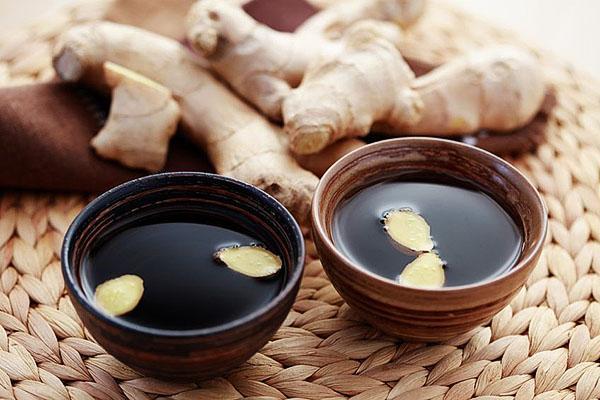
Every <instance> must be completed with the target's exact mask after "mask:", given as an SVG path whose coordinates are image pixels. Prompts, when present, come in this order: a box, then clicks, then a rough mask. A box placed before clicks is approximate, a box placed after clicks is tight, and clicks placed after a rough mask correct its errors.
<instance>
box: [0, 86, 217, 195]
mask: <svg viewBox="0 0 600 400" xmlns="http://www.w3.org/2000/svg"><path fill="white" fill-rule="evenodd" d="M107 103H108V102H107V101H106V99H102V98H101V97H99V96H98V95H96V94H95V93H94V92H92V91H90V90H88V89H86V88H83V87H81V86H80V85H75V84H70V83H46V84H36V85H28V86H20V87H13V88H5V89H1V90H0V187H3V188H6V187H10V188H26V189H52V190H69V191H70V190H73V191H85V192H97V191H102V190H106V189H108V188H110V187H112V186H115V185H117V184H119V183H122V182H125V181H127V180H129V179H133V178H136V177H139V176H142V175H144V174H145V173H144V171H136V170H133V169H129V168H126V167H123V166H121V165H120V164H117V163H116V162H112V161H106V160H103V159H101V158H99V157H97V156H96V155H95V154H94V152H93V150H92V149H91V147H90V144H89V143H90V140H91V138H92V137H93V136H94V135H96V133H97V132H98V130H99V129H100V127H101V126H102V123H103V121H104V119H105V118H106V111H107V109H108V104H107ZM165 170H166V171H209V170H210V166H209V164H208V162H207V161H206V157H204V156H203V154H202V153H201V152H199V151H197V150H196V148H195V147H194V146H192V145H191V144H189V143H187V142H186V141H185V140H184V139H182V138H180V137H177V138H176V139H174V140H173V141H172V142H171V146H170V151H169V157H168V161H167V165H166V168H165Z"/></svg>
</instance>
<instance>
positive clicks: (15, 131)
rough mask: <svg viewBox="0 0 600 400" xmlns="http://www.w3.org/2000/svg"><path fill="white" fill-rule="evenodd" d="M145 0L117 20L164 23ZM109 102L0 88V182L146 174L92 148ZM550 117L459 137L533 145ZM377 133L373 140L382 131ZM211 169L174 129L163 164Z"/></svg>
mask: <svg viewBox="0 0 600 400" xmlns="http://www.w3.org/2000/svg"><path fill="white" fill-rule="evenodd" d="M140 1H142V0H119V1H117V2H116V4H117V5H118V6H119V7H121V8H120V12H114V13H113V14H112V16H113V17H112V19H113V20H118V21H119V22H124V23H126V22H129V23H132V24H137V25H141V26H142V27H144V28H150V29H153V30H158V28H159V26H158V25H160V18H157V16H156V15H154V17H153V18H150V17H148V16H147V15H146V14H144V15H145V17H144V18H137V19H135V18H133V19H132V17H131V15H132V13H131V10H139V7H138V5H139V3H140ZM169 1H170V2H175V3H177V2H178V1H179V2H180V3H181V4H183V3H184V2H185V3H186V4H187V3H189V2H190V0H169ZM143 2H146V0H143ZM150 3H152V4H154V8H149V9H148V13H152V12H154V13H156V12H157V11H159V10H161V8H157V7H156V5H157V4H159V3H160V5H161V6H162V2H150ZM181 4H180V7H178V8H173V9H172V10H171V12H170V13H167V15H170V18H171V19H173V18H174V17H173V14H178V13H183V10H184V9H185V7H183V6H181ZM128 5H129V6H128ZM244 9H245V10H246V11H247V12H248V13H249V14H250V15H252V16H253V17H254V18H255V19H257V20H258V21H260V22H262V23H265V24H267V25H269V26H271V27H273V28H274V29H278V30H280V31H288V32H292V31H294V30H295V29H296V28H297V27H298V26H299V25H300V24H301V23H302V22H303V21H305V20H306V19H307V18H308V17H310V16H311V15H312V14H314V13H315V12H316V9H315V8H314V7H313V6H312V5H310V4H309V3H308V2H306V1H305V0H276V1H275V0H254V1H251V2H249V3H247V4H245V6H244ZM128 10H129V11H128ZM152 10H154V11H152ZM133 14H135V12H134V13H133ZM136 22H137V23H136ZM148 24H150V26H145V25H148ZM157 24H158V25H157ZM167 25H168V23H167ZM171 25H173V24H171ZM176 26H177V28H176V29H172V28H173V27H172V26H169V27H168V26H163V28H164V29H163V30H165V31H166V32H164V33H167V34H176V33H175V32H177V29H180V27H181V26H182V24H178V25H176ZM179 34H180V33H179ZM407 61H408V62H409V64H410V65H411V67H412V68H413V69H414V70H415V72H417V73H418V74H421V73H424V72H427V71H428V70H429V69H431V68H432V67H433V66H430V65H425V64H422V62H418V60H417V61H416V63H414V62H411V60H410V59H408V60H407ZM547 103H548V102H547ZM548 104H551V102H550V103H548ZM108 106H109V102H108V101H107V99H105V98H102V97H100V96H99V95H98V94H96V93H94V92H93V91H91V90H89V89H86V88H84V87H82V86H81V85H73V84H69V83H47V84H34V85H28V86H22V87H13V88H0V188H26V189H44V190H60V191H64V190H68V191H84V192H99V191H103V190H106V189H109V188H110V187H112V186H115V185H117V184H119V183H122V182H125V181H127V180H129V179H132V178H135V177H139V176H142V175H144V174H145V172H144V171H136V170H132V169H128V168H126V167H123V166H121V165H119V164H117V163H116V162H113V161H106V160H103V159H101V158H99V157H97V156H96V155H95V154H94V152H93V150H92V149H91V147H90V145H89V142H90V139H91V138H92V137H93V136H94V135H95V134H96V133H97V132H98V131H99V130H100V127H101V126H102V124H103V123H104V120H105V118H106V115H107V110H108ZM549 107H551V105H550V106H549ZM547 116H548V109H547V107H545V109H544V110H543V111H542V112H541V113H539V115H538V116H537V117H536V119H535V120H534V121H533V123H531V124H529V125H528V126H527V127H525V128H522V129H520V130H518V131H516V132H514V133H511V134H504V135H499V136H498V135H495V134H494V135H491V134H488V133H486V132H480V133H478V134H477V135H475V136H474V137H462V138H456V139H457V140H460V141H464V142H466V143H470V144H474V145H477V146H479V147H482V148H485V149H488V150H490V151H492V152H496V153H506V152H513V151H514V152H522V151H528V150H531V149H532V148H534V147H535V146H536V145H537V144H538V143H539V142H540V141H542V140H543V138H544V129H545V125H546V121H547ZM372 136H373V137H372V138H371V140H373V139H375V138H376V137H377V135H372ZM369 141H370V140H369ZM210 170H211V167H210V164H209V163H208V162H207V159H206V157H205V155H204V154H203V153H202V151H201V150H199V149H197V148H195V147H193V146H192V145H191V144H190V143H188V142H187V141H186V140H185V139H184V138H183V136H182V135H181V134H178V135H176V137H175V138H174V139H173V140H172V142H171V145H170V149H169V157H168V162H167V165H166V168H165V171H210Z"/></svg>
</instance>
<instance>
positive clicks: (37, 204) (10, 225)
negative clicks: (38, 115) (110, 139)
mask: <svg viewBox="0 0 600 400" xmlns="http://www.w3.org/2000/svg"><path fill="white" fill-rule="evenodd" d="M101 15H102V7H97V4H95V3H83V4H82V5H77V6H74V7H72V8H70V9H67V10H63V11H60V12H57V14H56V15H52V16H49V17H48V18H46V19H44V20H43V22H42V23H40V24H37V25H35V26H33V27H31V28H30V29H28V30H27V31H24V32H20V33H17V34H11V35H10V38H8V39H5V40H3V41H2V42H0V84H1V85H12V84H22V83H26V82H30V81H37V80H47V79H50V78H51V77H52V76H53V72H52V69H51V68H50V65H49V62H50V47H51V45H52V43H53V41H54V39H55V37H56V35H57V34H58V33H59V32H61V31H63V30H64V29H65V28H66V27H67V26H68V25H70V24H72V23H75V22H77V21H83V20H89V19H95V18H99V17H101ZM515 41H516V39H515V38H514V37H512V36H511V35H510V34H507V33H505V32H502V31H499V30H497V29H495V28H493V27H490V26H488V25H487V24H485V23H482V22H479V21H477V20H475V19H473V18H471V17H468V16H465V15H463V14H461V13H458V12H456V11H453V10H451V9H449V8H448V7H447V6H444V5H439V4H436V5H435V6H430V7H429V10H428V12H427V15H426V16H425V17H424V19H423V21H422V22H421V23H420V24H419V26H417V27H416V28H415V30H414V31H413V32H412V33H410V34H409V35H408V38H407V42H406V45H405V47H406V52H407V53H410V54H413V55H414V54H418V55H420V56H422V57H424V58H426V59H429V60H436V61H442V60H444V59H447V58H448V57H450V56H452V55H454V54H457V53H460V52H461V51H464V50H465V49H468V48H473V47H477V46H482V45H487V44H490V43H498V42H511V43H514V42H515ZM538 54H539V53H538ZM539 57H540V62H541V63H542V64H543V65H544V67H545V71H546V74H547V75H548V78H549V79H550V80H551V81H552V83H553V85H554V86H555V89H556V95H557V102H558V103H557V106H556V107H555V109H554V111H553V113H552V115H551V118H550V123H549V126H548V129H547V135H548V141H547V143H546V144H544V145H542V146H541V147H540V148H539V150H538V151H537V152H536V154H531V155H527V156H524V157H521V158H519V159H515V160H511V161H512V162H513V163H514V164H515V165H517V166H518V168H519V169H520V170H521V171H523V172H524V173H525V174H526V175H527V176H528V177H529V178H530V179H531V181H532V182H534V184H535V185H536V186H537V187H538V188H539V190H540V191H541V193H542V194H543V197H544V199H545V201H546V204H547V206H548V210H549V214H550V232H549V236H548V239H547V243H546V247H545V250H544V254H543V256H542V258H541V261H540V263H539V265H538V266H537V268H536V269H535V271H534V273H533V274H532V275H531V277H530V278H529V280H528V282H527V286H526V288H523V289H522V290H521V291H520V292H519V294H518V295H517V296H516V297H515V298H514V300H513V301H512V303H511V304H510V306H508V307H506V308H505V309H504V310H502V311H501V312H500V313H499V314H498V315H496V316H495V317H494V318H493V320H492V321H491V322H490V324H489V325H487V326H484V327H480V328H478V329H475V330H474V331H472V332H469V333H467V334H464V335H462V336H460V337H456V338H454V339H452V340H450V341H448V342H446V343H440V344H434V345H425V344H421V343H409V342H402V341H397V340H393V339H391V338H389V337H386V336H383V335H382V334H381V333H379V332H377V331H376V330H375V329H373V328H372V327H370V326H369V325H367V324H365V323H363V322H361V321H360V320H359V319H358V318H357V317H356V316H355V315H354V314H353V313H352V311H351V310H350V309H349V307H348V306H347V305H346V304H345V303H344V302H343V301H342V299H341V298H340V297H339V295H338V294H337V293H336V291H335V290H334V289H333V287H332V286H331V284H330V283H329V281H328V279H327V277H326V276H325V275H324V273H323V270H322V268H321V265H320V263H319V261H318V260H316V259H315V251H314V246H313V245H312V243H311V242H310V241H309V242H308V249H309V254H310V256H309V260H308V261H307V267H306V275H305V277H304V280H303V283H302V288H301V290H300V293H299V295H298V298H297V300H296V302H295V304H294V307H293V310H292V311H291V313H290V314H289V316H288V318H287V319H286V321H285V323H284V325H283V326H282V328H281V329H280V330H279V331H278V333H277V334H276V335H275V336H274V337H273V339H272V340H271V342H269V343H268V344H267V345H266V346H265V347H264V348H263V349H262V350H261V351H260V352H259V353H257V354H256V355H254V356H253V357H252V358H251V359H250V360H249V361H248V362H247V363H246V364H245V365H243V366H241V367H240V368H238V369H237V370H236V371H234V372H232V373H231V374H230V375H228V376H224V377H222V378H218V379H213V380H210V381H207V382H200V383H190V384H185V383H170V382H164V381H158V380H155V379H150V378H147V377H143V376H140V375H139V374H138V373H136V372H135V371H132V370H131V369H129V368H128V367H126V366H124V365H123V364H121V363H120V362H118V361H117V360H116V359H114V358H113V357H112V356H110V355H108V354H106V353H105V352H104V350H103V349H102V348H101V347H100V346H98V345H97V344H96V343H95V342H94V340H93V339H92V338H91V337H90V336H89V335H88V333H87V332H86V330H85V328H84V327H83V326H82V324H81V321H80V320H79V319H78V317H77V315H76V314H75V312H74V310H73V306H72V305H71V303H70V301H69V299H68V298H67V297H65V293H64V285H63V281H62V278H61V274H60V263H59V247H60V243H61V240H62V236H63V234H64V232H65V230H66V228H67V226H68V224H69V222H70V221H71V220H72V219H73V218H74V216H75V215H76V214H77V213H78V212H79V211H80V210H81V208H82V207H83V206H84V204H85V202H86V200H88V199H86V198H82V197H79V196H56V195H45V194H37V193H36V194H32V193H4V194H2V196H1V198H0V398H3V399H4V398H7V399H13V398H15V399H60V400H62V399H64V400H67V399H90V398H99V399H107V400H108V399H123V398H129V399H155V398H165V397H169V398H173V399H176V400H186V399H236V398H241V397H246V398H255V399H258V398H260V399H279V398H285V397H290V398H291V397H301V398H308V399H324V398H353V399H368V400H379V399H381V400H383V399H410V400H426V399H436V400H442V399H443V400H463V399H469V398H478V399H516V400H530V399H538V400H559V399H569V400H570V399H577V400H587V399H593V398H598V397H600V365H599V364H598V363H597V360H598V358H599V357H600V303H599V301H600V245H599V242H598V241H599V240H600V197H599V194H600V86H599V85H598V84H597V83H596V82H594V81H592V80H591V79H588V78H587V77H585V76H582V75H581V74H579V73H576V72H574V71H573V70H572V69H571V68H570V67H569V66H567V65H565V64H562V63H560V62H558V61H556V60H555V58H553V57H551V56H549V55H547V54H539Z"/></svg>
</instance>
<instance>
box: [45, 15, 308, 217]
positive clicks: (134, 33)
mask: <svg viewBox="0 0 600 400" xmlns="http://www.w3.org/2000/svg"><path fill="white" fill-rule="evenodd" d="M61 43H62V44H61V45H60V46H59V47H58V49H57V52H56V54H55V56H54V67H55V69H56V71H57V74H58V76H59V77H61V78H62V79H63V80H67V81H90V80H91V81H94V80H96V79H97V77H98V76H101V75H100V73H101V70H102V65H103V64H104V62H106V61H111V62H114V63H116V64H119V65H121V66H123V67H125V68H127V69H130V70H132V71H135V72H137V73H139V74H141V75H143V76H146V77H148V78H150V79H152V80H154V81H156V82H158V83H159V84H161V85H163V86H165V87H167V88H169V89H170V90H171V91H172V92H173V94H174V96H175V99H176V100H177V101H178V103H179V106H180V107H181V113H182V123H183V125H184V128H185V132H186V134H187V135H188V136H189V137H190V139H191V140H192V141H194V142H195V143H197V144H199V145H200V146H201V147H202V148H203V149H204V150H205V151H206V152H207V154H208V156H209V158H210V160H211V161H212V163H213V165H214V167H215V170H216V171H217V172H218V173H219V174H222V175H227V176H231V177H234V178H237V179H240V180H242V181H245V182H247V183H250V184H252V185H255V186H258V187H259V188H261V189H263V190H265V191H266V192H268V193H270V194H271V195H273V196H274V197H276V198H277V199H278V200H279V201H281V202H282V203H283V204H284V205H285V206H286V207H287V208H288V209H289V210H290V211H291V212H292V213H293V214H294V216H295V217H296V218H297V219H298V220H299V221H300V222H301V223H304V222H306V220H307V217H308V214H309V209H310V201H311V197H312V193H313V191H314V188H315V187H316V184H317V178H316V177H315V176H314V175H313V174H312V173H310V172H308V171H306V170H304V169H302V168H301V167H300V166H299V165H298V164H297V163H296V161H295V160H294V159H293V157H292V156H291V155H290V154H289V152H288V149H287V148H286V146H285V139H284V138H282V136H285V135H283V133H282V131H281V130H280V129H279V128H278V127H276V126H274V125H272V124H270V123H269V122H268V121H267V120H266V119H265V118H264V117H263V116H261V115H259V114H258V113H257V112H256V111H255V110H253V109H252V108H250V107H249V106H248V105H246V104H245V103H244V102H243V101H241V100H239V99H238V98H237V97H236V96H235V95H234V94H232V93H231V92H230V91H229V90H228V89H227V88H226V87H225V86H223V85H222V84H221V83H219V82H218V81H217V80H216V79H214V78H213V77H212V76H211V74H210V73H209V72H207V71H206V70H204V69H203V68H202V67H200V66H199V65H197V63H195V62H194V60H192V59H191V58H190V57H189V54H188V52H187V50H186V49H185V48H184V47H183V46H182V45H181V44H179V43H178V42H176V41H174V40H171V39H168V38H165V37H162V36H160V35H156V34H153V33H151V32H147V31H144V30H141V29H138V28H134V27H129V26H123V25H119V24H114V23H110V22H96V23H92V24H85V25H81V26H78V27H75V28H72V29H70V30H68V31H67V32H66V33H65V34H64V36H63V37H62V41H61Z"/></svg>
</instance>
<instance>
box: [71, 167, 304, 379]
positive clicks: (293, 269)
mask: <svg viewBox="0 0 600 400" xmlns="http://www.w3.org/2000/svg"><path fill="white" fill-rule="evenodd" d="M182 206H183V207H194V208H196V209H200V210H201V211H202V212H204V211H205V210H206V212H207V213H210V215H213V216H214V215H218V217H219V218H222V219H223V220H224V221H227V223H228V224H231V226H239V227H240V229H242V230H243V231H245V232H249V233H252V236H254V237H257V238H260V240H261V241H262V242H264V243H265V244H267V245H268V246H269V247H270V248H274V249H277V252H278V254H279V255H280V256H281V257H282V259H283V260H284V266H286V268H287V270H286V274H285V276H286V277H285V282H284V284H283V285H282V289H281V291H280V292H279V294H277V295H276V296H275V297H274V298H273V299H271V301H270V302H269V303H267V304H266V305H265V306H264V307H263V308H261V309H259V310H256V311H254V312H252V313H250V314H248V315H245V316H243V317H241V318H239V319H236V320H233V321H230V322H228V323H226V324H223V325H219V326H214V327H210V328H204V329H194V330H165V329H156V328H151V327H145V326H139V325H133V324H131V323H129V322H127V321H125V320H123V319H119V318H115V317H111V316H109V315H107V314H105V313H103V312H101V311H100V310H99V309H98V308H97V307H96V306H95V305H94V304H93V299H90V298H89V297H88V296H87V295H86V294H85V292H84V290H83V288H82V283H81V274H80V267H81V261H82V258H83V256H84V254H86V249H88V248H90V245H91V244H92V243H93V242H94V241H95V240H101V238H102V237H103V235H104V234H106V233H107V232H110V231H111V229H114V228H115V226H118V223H119V221H120V220H123V219H125V218H132V217H133V218H135V216H136V215H142V214H144V213H146V215H147V213H148V212H151V213H160V212H161V211H164V210H168V209H170V208H172V207H182ZM181 256H182V257H185V256H186V255H185V254H182V255H181ZM303 268H304V241H303V237H302V233H301V231H300V228H299V227H298V224H297V223H296V221H295V220H294V219H293V217H292V216H291V214H290V213H289V212H288V211H287V210H286V209H285V208H284V207H283V206H282V205H281V204H280V203H279V202H278V201H277V200H275V199H274V198H272V197H271V196H269V195H268V194H266V193H265V192H263V191H262V190H259V189H257V188H255V187H253V186H250V185H247V184H245V183H242V182H239V181H236V180H234V179H230V178H226V177H223V176H218V175H213V174H206V173H199V172H180V173H167V174H158V175H151V176H148V177H144V178H140V179H136V180H133V181H130V182H128V183H125V184H123V185H121V186H118V187H116V188H114V189H112V190H110V191H108V192H106V193H104V194H103V195H101V196H100V197H98V198H97V199H95V200H94V201H93V202H91V203H90V204H89V205H88V206H87V207H86V208H85V209H84V210H83V211H82V212H81V213H80V214H79V216H78V217H77V218H76V219H75V221H74V222H73V224H72V225H71V227H70V228H69V230H68V232H67V234H66V235H65V240H64V243H63V250H62V270H63V276H64V279H65V283H66V286H67V291H68V293H69V296H70V298H71V301H72V302H73V305H74V306H75V310H76V311H77V314H78V315H79V317H80V318H81V320H82V321H83V323H84V325H85V326H86V328H87V329H88V330H89V331H90V332H91V334H92V335H93V336H94V338H95V339H96V340H97V341H98V343H100V344H101V345H102V346H103V347H104V348H105V349H106V351H107V352H109V353H110V354H112V355H114V356H115V357H116V358H118V359H119V360H121V361H122V362H124V363H125V364H127V365H129V366H131V367H133V368H134V369H136V370H138V371H140V372H143V373H145V374H148V375H152V376H158V377H163V378H168V379H173V378H175V379H192V378H194V379H199V378H208V377H212V376H217V375H221V374H223V373H225V372H227V371H228V370H230V369H232V368H234V367H236V366H238V365H239V364H241V363H243V362H244V361H246V360H247V359H248V358H250V357H251V356H252V355H253V354H254V353H256V352H257V351H258V350H259V349H260V348H261V347H262V346H263V345H264V344H265V343H267V341H268V340H269V339H270V338H271V336H272V335H273V334H274V333H275V331H276V330H277V329H278V328H279V326H280V325H281V323H282V322H283V320H284V319H285V317H286V316H287V314H288V312H289V311H290V308H291V307H292V304H293V302H294V299H295V297H296V294H297V293H298V288H299V285H300V278H301V277H302V271H303ZM165 273H168V271H165Z"/></svg>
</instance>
